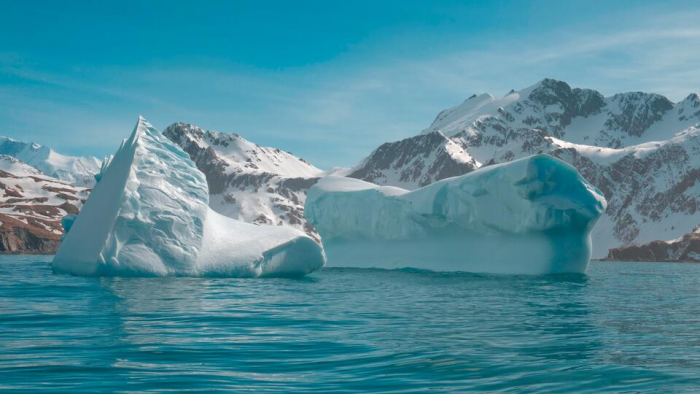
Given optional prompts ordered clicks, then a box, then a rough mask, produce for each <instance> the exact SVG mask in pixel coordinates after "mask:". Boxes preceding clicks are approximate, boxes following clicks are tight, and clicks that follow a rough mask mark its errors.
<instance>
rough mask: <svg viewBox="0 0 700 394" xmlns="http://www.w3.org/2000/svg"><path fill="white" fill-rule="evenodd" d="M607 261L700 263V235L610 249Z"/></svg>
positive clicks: (693, 234) (692, 234)
mask: <svg viewBox="0 0 700 394" xmlns="http://www.w3.org/2000/svg"><path fill="white" fill-rule="evenodd" d="M605 260H610V261H650V262H652V261H653V262H693V263H699V262H700V234H699V233H697V232H692V233H689V234H686V235H684V236H682V237H681V238H678V239H674V240H671V241H652V242H647V243H644V244H635V245H629V246H624V247H620V248H613V249H610V251H609V252H608V256H607V257H606V258H605Z"/></svg>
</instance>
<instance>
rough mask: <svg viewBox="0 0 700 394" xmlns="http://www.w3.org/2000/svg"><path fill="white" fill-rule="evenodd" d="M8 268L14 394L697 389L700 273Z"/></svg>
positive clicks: (1, 320)
mask: <svg viewBox="0 0 700 394" xmlns="http://www.w3.org/2000/svg"><path fill="white" fill-rule="evenodd" d="M46 261H47V258H46V257H41V256H5V257H0V390H3V389H5V390H9V391H44V392H74V393H75V392H95V391H109V392H169V391H173V392H202V391H211V390H228V391H243V390H256V391H277V392H290V391H294V392H324V393H326V392H331V393H332V392H358V391H382V392H424V391H427V390H436V391H437V390H440V391H448V392H450V391H499V392H500V391H504V392H572V391H573V392H600V391H612V392H617V391H634V392H646V391H648V392H658V391H664V392H669V391H670V392H682V391H687V392H693V391H696V389H697V387H698V384H700V334H698V332H700V314H699V313H698V307H697V306H698V305H700V295H699V294H698V292H697V289H698V285H700V266H695V265H689V264H641V263H594V264H593V265H592V267H591V269H590V272H589V274H588V275H584V276H561V277H537V278H532V277H504V276H488V275H472V274H439V273H431V272H425V271H415V270H399V271H382V270H357V269H327V270H323V271H321V272H319V273H316V274H314V275H312V276H310V277H307V278H303V279H264V280H255V279H225V278H205V279H196V278H148V279H146V278H109V279H96V278H76V277H70V276H61V275H54V274H52V273H51V269H50V267H49V266H48V264H47V263H46Z"/></svg>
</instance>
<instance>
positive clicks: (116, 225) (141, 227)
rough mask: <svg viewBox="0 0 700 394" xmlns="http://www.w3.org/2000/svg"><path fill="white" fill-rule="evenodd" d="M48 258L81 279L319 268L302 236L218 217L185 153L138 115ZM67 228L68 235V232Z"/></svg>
mask: <svg viewBox="0 0 700 394" xmlns="http://www.w3.org/2000/svg"><path fill="white" fill-rule="evenodd" d="M96 179H98V180H99V182H98V183H97V184H96V185H95V187H94V189H93V191H92V193H91V194H90V197H89V198H88V200H87V202H86V203H85V205H84V206H83V209H82V210H81V211H80V214H79V215H78V216H77V217H75V218H69V219H68V220H66V221H64V222H65V224H66V231H67V233H66V235H65V236H64V239H63V241H62V243H61V246H60V248H59V250H58V253H57V254H56V256H55V257H54V260H53V269H54V271H56V272H61V273H70V274H74V275H82V276H232V277H262V276H301V275H305V274H308V273H310V272H313V271H315V270H317V269H319V268H321V267H323V266H324V264H325V261H326V257H325V254H324V252H323V249H322V248H321V246H319V245H318V244H317V243H316V242H314V240H312V239H311V238H310V237H308V236H307V235H306V234H304V233H302V232H301V231H298V230H295V229H292V228H288V227H263V226H256V225H253V224H248V223H244V222H240V221H237V220H233V219H230V218H227V217H224V216H221V215H219V214H217V213H216V212H214V211H212V210H211V209H210V208H209V206H208V202H209V193H208V189H207V182H206V178H205V177H204V174H202V173H201V172H200V171H199V170H198V169H197V167H196V166H195V164H194V163H193V162H192V160H190V158H189V156H188V155H187V153H185V152H183V151H182V150H181V149H180V148H179V147H178V146H177V145H175V144H174V143H172V142H171V141H170V140H168V139H167V138H165V137H164V136H163V135H161V134H160V133H159V132H158V131H157V130H156V129H155V128H153V126H151V124H150V123H149V122H148V121H146V120H145V119H143V118H141V117H139V120H138V123H137V124H136V128H135V129H134V132H133V133H132V134H131V137H130V138H129V139H127V140H125V141H124V142H123V143H122V146H121V147H120V148H119V150H118V152H117V153H116V154H115V155H114V157H113V158H112V159H111V161H110V162H109V164H108V165H105V166H103V169H102V171H101V173H100V174H99V176H97V177H96ZM68 230H69V231H68Z"/></svg>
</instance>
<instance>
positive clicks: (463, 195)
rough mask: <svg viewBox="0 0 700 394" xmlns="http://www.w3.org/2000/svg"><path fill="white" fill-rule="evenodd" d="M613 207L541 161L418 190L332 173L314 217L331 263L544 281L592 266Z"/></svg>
mask: <svg viewBox="0 0 700 394" xmlns="http://www.w3.org/2000/svg"><path fill="white" fill-rule="evenodd" d="M605 206H606V202H605V198H604V197H603V195H602V193H601V192H600V191H598V190H597V189H595V188H594V187H592V186H591V185H590V184H588V182H586V180H585V179H583V177H581V175H579V173H578V172H577V171H576V170H575V169H574V168H573V167H571V166H569V165H568V164H566V163H564V162H562V161H560V160H558V159H555V158H552V157H550V156H544V155H540V156H532V157H528V158H524V159H521V160H517V161H513V162H511V163H507V164H500V165H493V166H489V167H485V168H482V169H480V170H477V171H475V172H472V173H470V174H467V175H463V176H459V177H455V178H449V179H445V180H443V181H440V182H436V183H434V184H432V185H429V186H426V187H423V188H421V189H418V190H415V191H412V192H408V191H406V190H403V189H399V188H395V187H379V186H376V185H373V184H371V183H367V182H364V181H360V180H357V179H351V178H341V177H327V178H324V179H321V180H320V181H319V182H318V184H316V185H315V186H314V187H312V188H311V189H310V190H309V195H308V198H307V201H306V207H305V211H306V217H307V219H308V220H309V222H310V223H311V224H312V225H314V226H315V227H316V229H317V230H318V232H319V234H320V235H321V237H322V238H323V244H324V248H325V250H326V253H327V255H328V266H331V267H375V268H417V269H429V270H434V271H468V272H484V273H500V274H533V275H539V274H550V273H570V272H584V271H585V270H586V267H587V266H588V261H589V259H590V255H591V238H590V231H591V229H592V227H593V225H594V224H595V222H596V221H597V220H598V218H599V217H600V215H601V214H602V213H603V211H604V210H605Z"/></svg>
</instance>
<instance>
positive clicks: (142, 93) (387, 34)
mask: <svg viewBox="0 0 700 394" xmlns="http://www.w3.org/2000/svg"><path fill="white" fill-rule="evenodd" d="M197 3H201V4H195V2H177V1H119V2H108V1H104V2H92V1H91V2H88V1H67V2H58V1H20V0H17V1H10V0H0V5H1V6H2V10H3V11H2V13H0V133H2V134H5V135H8V136H11V137H13V138H16V139H20V140H31V141H35V142H39V143H41V144H44V145H49V146H52V147H54V148H55V149H57V150H58V151H60V152H63V153H69V154H94V155H98V156H103V155H106V154H109V153H111V152H113V151H114V150H115V149H116V148H117V146H118V144H119V142H120V141H121V139H122V138H124V137H126V136H127V134H128V133H129V132H130V131H131V129H132V128H133V125H134V123H135V122H136V118H137V116H138V115H139V114H142V115H144V116H145V117H146V118H148V119H149V120H151V122H152V123H153V124H154V125H155V126H156V127H158V128H160V129H163V128H165V127H166V126H167V125H169V124H171V123H173V122H175V121H184V122H189V123H194V124H197V125H199V126H201V127H203V128H205V129H216V130H220V131H230V132H237V133H239V134H241V135H243V136H244V137H245V138H247V139H249V140H251V141H253V142H256V143H259V144H261V145H269V146H275V147H279V148H282V149H285V150H288V151H291V152H293V153H295V154H297V155H299V156H301V157H304V158H305V159H307V160H309V161H311V162H312V163H314V164H316V165H317V166H319V167H321V168H330V167H332V166H350V165H353V164H355V163H357V162H358V161H359V160H361V159H362V158H363V157H364V156H366V155H367V154H368V153H369V152H370V151H371V150H373V149H374V148H376V147H377V146H378V145H379V144H381V143H383V142H386V141H394V140H398V139H401V138H404V137H407V136H411V135H414V134H417V133H418V132H420V130H422V129H423V128H425V127H427V126H428V125H429V124H430V123H431V121H432V120H433V119H434V117H435V116H436V115H437V113H438V112H439V111H440V110H442V109H444V108H447V107H451V106H453V105H456V104H458V103H460V102H461V101H463V100H464V99H466V98H467V97H469V96H470V95H471V94H473V93H483V92H489V93H492V94H494V95H503V94H505V93H506V92H508V91H509V90H510V89H516V90H517V89H521V88H524V87H527V86H529V85H532V84H534V83H535V82H537V81H538V80H541V79H542V78H544V77H550V78H557V79H562V80H564V81H566V82H568V83H569V84H571V85H572V86H577V87H588V88H593V89H597V90H599V91H601V92H602V93H603V94H606V95H609V94H614V93H617V92H623V91H651V92H657V93H661V94H665V95H667V96H668V97H669V98H671V100H674V101H678V100H681V99H682V98H684V97H685V96H686V95H687V94H689V93H691V92H700V24H698V23H697V21H698V20H700V2H697V1H670V2H669V1H664V2H657V1H654V2H651V1H649V2H644V1H626V0H616V1H595V0H593V1H591V0H589V1H420V2H419V1H415V2H412V1H406V0H403V1H389V0H384V1H348V2H341V1H307V2H289V1H279V2H274V1H250V2H244V1H202V2H197Z"/></svg>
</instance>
